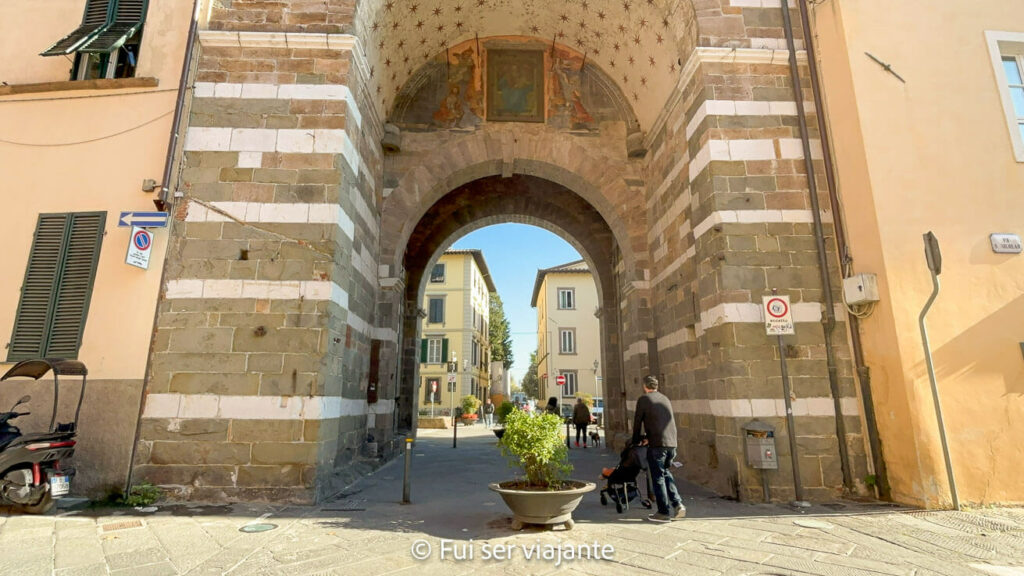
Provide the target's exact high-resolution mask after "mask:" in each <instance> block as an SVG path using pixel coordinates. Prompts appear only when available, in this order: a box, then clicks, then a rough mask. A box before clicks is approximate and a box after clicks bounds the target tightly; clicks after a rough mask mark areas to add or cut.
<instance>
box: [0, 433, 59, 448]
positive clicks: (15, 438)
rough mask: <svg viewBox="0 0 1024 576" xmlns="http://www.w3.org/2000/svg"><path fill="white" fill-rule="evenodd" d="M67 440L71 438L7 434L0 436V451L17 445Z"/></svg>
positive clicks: (55, 435)
mask: <svg viewBox="0 0 1024 576" xmlns="http://www.w3.org/2000/svg"><path fill="white" fill-rule="evenodd" d="M68 438H71V436H69V435H67V434H54V433H51V432H40V433H36V434H7V435H2V436H0V450H3V449H5V448H8V447H12V446H15V445H18V444H28V443H31V442H39V441H43V440H48V441H51V442H56V441H60V440H66V439H68Z"/></svg>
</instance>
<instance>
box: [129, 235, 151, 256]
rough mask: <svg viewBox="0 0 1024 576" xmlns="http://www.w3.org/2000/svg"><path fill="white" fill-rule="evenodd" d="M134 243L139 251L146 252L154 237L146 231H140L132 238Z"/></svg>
mask: <svg viewBox="0 0 1024 576" xmlns="http://www.w3.org/2000/svg"><path fill="white" fill-rule="evenodd" d="M132 243H133V244H135V247H136V248H137V249H139V250H141V251H143V252H145V251H146V250H149V246H150V245H151V244H152V243H153V236H152V235H151V234H150V233H149V232H146V231H145V230H139V231H137V232H136V233H135V234H134V235H133V236H132Z"/></svg>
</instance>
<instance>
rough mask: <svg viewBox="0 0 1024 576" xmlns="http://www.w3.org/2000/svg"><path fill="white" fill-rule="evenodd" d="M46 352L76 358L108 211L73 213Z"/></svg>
mask: <svg viewBox="0 0 1024 576" xmlns="http://www.w3.org/2000/svg"><path fill="white" fill-rule="evenodd" d="M71 218H72V221H71V222H72V223H71V230H70V234H69V236H68V240H67V245H66V248H65V250H64V262H63V266H62V270H61V275H60V283H59V284H58V285H57V302H56V306H55V309H54V313H53V323H52V324H51V326H50V337H49V340H48V342H47V346H46V355H47V356H48V357H54V358H77V357H78V348H79V347H80V346H81V344H82V332H83V331H84V330H85V318H86V316H87V315H88V313H89V300H90V297H91V296H92V286H93V281H94V280H95V279H96V264H97V262H98V260H99V256H100V245H101V244H102V242H103V225H104V223H105V222H106V214H105V213H103V212H94V213H90V214H72V215H71Z"/></svg>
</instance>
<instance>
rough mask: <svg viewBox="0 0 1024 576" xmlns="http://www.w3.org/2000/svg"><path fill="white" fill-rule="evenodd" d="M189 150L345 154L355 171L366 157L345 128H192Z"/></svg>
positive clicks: (188, 139)
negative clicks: (360, 153)
mask: <svg viewBox="0 0 1024 576" xmlns="http://www.w3.org/2000/svg"><path fill="white" fill-rule="evenodd" d="M185 151H186V152H283V153H292V154H341V155H342V156H344V157H345V160H347V161H348V164H349V166H350V167H351V168H352V172H353V173H354V174H359V166H360V164H362V158H361V157H360V156H359V152H358V151H357V150H356V147H355V144H353V143H352V140H351V139H350V138H349V137H348V134H347V133H346V131H345V130H339V129H319V128H317V129H309V128H299V129H292V128H289V129H283V128H282V129H273V128H219V127H209V126H192V127H189V129H188V132H187V133H186V134H185Z"/></svg>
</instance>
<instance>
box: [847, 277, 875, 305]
mask: <svg viewBox="0 0 1024 576" xmlns="http://www.w3.org/2000/svg"><path fill="white" fill-rule="evenodd" d="M843 299H844V300H846V303H847V304H849V305H850V306H856V305H857V304H870V303H872V302H878V280H877V278H876V277H875V275H874V274H857V275H855V276H850V277H849V278H843Z"/></svg>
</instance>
